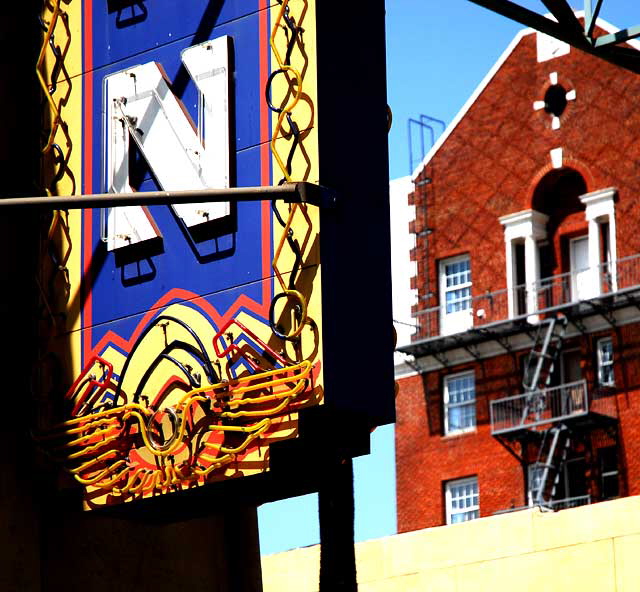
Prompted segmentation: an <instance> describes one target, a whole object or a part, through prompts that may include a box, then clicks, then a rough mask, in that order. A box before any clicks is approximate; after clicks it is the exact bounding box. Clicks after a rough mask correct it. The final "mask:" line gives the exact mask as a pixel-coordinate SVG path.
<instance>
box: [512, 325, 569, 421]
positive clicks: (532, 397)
mask: <svg viewBox="0 0 640 592" xmlns="http://www.w3.org/2000/svg"><path fill="white" fill-rule="evenodd" d="M566 328H567V318H566V317H565V316H560V317H553V318H550V319H545V320H544V321H542V322H541V323H540V324H539V325H538V328H537V329H536V335H535V338H534V341H533V347H532V348H531V351H530V352H529V355H528V356H527V361H526V364H525V368H524V376H523V378H522V386H523V387H524V390H525V393H527V394H528V397H527V399H526V401H525V405H524V407H523V409H522V417H521V422H520V423H521V424H524V423H525V421H526V419H527V417H528V416H529V413H531V412H532V411H533V412H534V413H541V412H542V410H543V409H544V407H545V396H546V395H545V392H544V389H545V388H546V387H548V386H549V383H550V381H551V375H552V374H553V370H554V368H555V363H556V360H557V359H558V354H559V353H560V350H561V349H562V339H563V337H564V333H565V330H566Z"/></svg>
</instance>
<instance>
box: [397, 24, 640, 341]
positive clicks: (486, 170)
mask: <svg viewBox="0 0 640 592" xmlns="http://www.w3.org/2000/svg"><path fill="white" fill-rule="evenodd" d="M551 72H557V73H558V82H559V83H560V84H561V85H562V86H563V87H564V88H565V89H566V90H572V89H573V90H575V91H576V93H577V98H576V100H575V101H569V102H568V104H567V107H566V109H565V111H564V113H563V114H562V116H561V118H560V120H561V127H560V129H558V130H552V129H551V116H550V115H549V114H548V113H546V112H545V111H544V110H538V111H534V109H533V102H534V101H536V100H542V99H543V98H544V94H545V91H546V89H547V88H548V86H549V84H550V82H549V74H550V73H551ZM639 94H640V76H637V75H633V74H631V73H629V72H627V71H626V70H622V69H621V68H618V67H616V66H613V65H611V64H609V63H607V62H604V61H603V60H599V59H598V58H595V57H593V56H590V55H587V54H584V53H582V52H580V51H578V50H575V49H572V50H571V52H570V53H569V54H568V55H566V56H562V57H560V58H556V59H554V60H550V61H547V62H542V63H537V61H536V36H535V35H533V34H531V35H526V36H524V37H523V38H522V40H521V41H520V43H519V44H518V46H517V47H516V48H515V50H514V51H513V52H512V53H511V55H510V56H509V57H508V58H507V60H506V61H505V63H504V64H503V65H502V67H501V68H500V69H499V71H498V72H497V73H496V74H495V76H494V77H493V79H492V80H491V81H490V82H489V84H488V86H487V87H486V88H485V89H484V91H483V92H482V93H481V94H480V96H479V97H478V98H477V100H476V101H475V102H474V103H473V105H472V106H471V108H470V109H469V110H468V112H467V113H466V115H465V116H464V117H463V119H462V120H461V121H460V122H459V124H458V125H457V126H456V128H455V129H454V130H453V132H452V133H451V135H450V136H449V137H448V138H447V139H446V141H445V142H444V144H443V146H442V147H441V148H440V150H439V151H438V152H437V154H436V155H435V156H434V157H433V158H432V160H431V161H430V163H429V164H428V166H427V167H426V168H425V169H424V171H423V172H422V173H421V174H420V175H419V176H418V178H417V181H418V182H419V181H421V180H422V179H425V178H427V177H428V178H429V179H431V182H430V183H429V184H426V185H422V186H418V187H417V189H416V191H415V192H414V193H413V194H412V195H411V196H410V201H412V202H413V203H415V205H416V221H415V223H414V225H413V228H414V230H415V232H416V233H420V232H421V231H422V230H425V229H426V228H429V229H431V230H432V232H431V233H430V234H429V235H422V236H421V235H419V234H418V235H417V241H416V245H417V246H416V248H415V250H414V252H413V253H412V257H413V259H414V260H415V261H417V269H418V276H417V277H416V278H415V279H414V281H413V285H415V286H416V287H417V289H418V298H419V301H418V305H417V306H416V310H421V309H425V308H429V307H432V306H436V305H437V304H438V283H437V273H438V264H437V263H438V261H440V260H441V259H443V258H446V257H450V256H453V255H458V254H462V253H469V254H470V255H471V269H472V276H473V288H472V289H473V294H474V295H479V294H482V293H484V292H487V291H495V290H499V289H502V288H504V287H506V280H505V246H504V231H503V227H502V225H501V224H500V222H499V220H498V219H499V217H501V216H504V215H506V214H510V213H514V212H518V211H521V210H526V209H529V208H531V207H532V200H533V196H534V190H535V188H536V186H537V185H538V183H539V182H540V180H541V179H542V178H543V177H544V175H545V174H546V173H548V172H549V171H550V170H552V167H551V161H550V156H549V151H550V150H551V149H554V148H558V147H562V148H563V152H564V164H565V166H567V167H571V168H573V169H575V170H577V171H578V172H579V173H580V174H581V175H582V176H583V178H584V180H585V182H586V186H587V191H594V190H597V189H603V188H605V187H611V186H613V187H616V188H617V189H618V191H619V197H620V199H619V202H618V203H617V206H616V220H617V245H618V257H624V256H626V255H631V254H634V253H638V252H640V233H638V232H637V230H636V229H637V227H638V222H639V221H640V209H639V208H637V207H634V204H635V203H636V201H635V200H636V198H637V196H638V195H640V176H639V175H638V170H640V142H638V141H637V139H638V137H639V136H640V111H638V110H637V109H636V108H635V105H634V101H635V98H636V97H637V96H638V95H639ZM586 229H587V223H586V221H585V219H584V215H583V214H579V215H574V216H570V217H569V218H568V219H566V220H565V221H564V222H563V224H562V225H561V227H560V229H559V233H558V234H557V235H556V237H554V238H555V239H556V240H559V238H558V237H559V236H560V234H566V233H574V234H575V233H578V234H582V233H586ZM557 247H558V245H556V248H557ZM427 250H428V253H429V255H428V256H427ZM429 292H431V293H433V296H431V297H429V296H428V293H429ZM414 312H415V311H414ZM423 336H425V334H424V333H422V334H420V333H418V335H417V336H416V337H418V338H419V337H423Z"/></svg>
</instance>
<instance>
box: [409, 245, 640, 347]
mask: <svg viewBox="0 0 640 592" xmlns="http://www.w3.org/2000/svg"><path fill="white" fill-rule="evenodd" d="M635 289H640V254H636V255H632V256H629V257H624V258H622V259H617V260H616V261H614V262H611V263H603V264H601V265H599V266H598V267H596V268H589V269H582V270H578V271H575V272H570V273H562V274H558V275H554V276H550V277H547V278H543V279H541V280H540V281H538V282H536V283H535V284H533V285H525V284H523V285H518V286H515V287H514V288H511V289H502V290H497V291H495V292H486V293H485V294H480V295H476V296H473V297H469V298H468V299H467V300H464V301H462V302H459V303H457V306H456V310H455V312H452V311H447V309H446V305H441V306H434V307H431V308H428V309H425V310H422V311H419V312H417V313H415V316H416V317H417V319H418V323H419V325H420V327H421V331H420V340H424V339H430V338H434V337H439V336H446V335H453V334H456V333H462V332H465V331H468V330H471V329H480V328H482V327H486V326H488V325H492V324H495V323H498V322H501V321H507V320H514V321H515V320H529V321H530V322H532V321H534V320H535V318H536V315H539V314H542V315H544V314H545V313H549V312H553V311H557V310H562V309H563V308H566V307H567V306H569V305H572V304H579V303H581V302H585V303H587V302H589V301H591V300H594V299H598V298H602V297H604V298H607V297H608V298H609V299H612V298H613V299H615V297H616V295H617V294H622V293H629V292H632V291H634V290H635Z"/></svg>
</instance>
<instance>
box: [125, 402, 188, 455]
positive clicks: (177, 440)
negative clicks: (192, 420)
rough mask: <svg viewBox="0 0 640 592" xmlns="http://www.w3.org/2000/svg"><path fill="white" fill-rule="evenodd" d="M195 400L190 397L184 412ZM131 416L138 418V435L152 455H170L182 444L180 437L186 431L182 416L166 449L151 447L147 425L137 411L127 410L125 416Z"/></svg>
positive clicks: (185, 423)
mask: <svg viewBox="0 0 640 592" xmlns="http://www.w3.org/2000/svg"><path fill="white" fill-rule="evenodd" d="M196 401H197V399H196V398H194V399H191V400H190V401H189V402H188V403H187V404H186V405H185V407H184V414H186V412H187V410H188V409H190V407H191V405H192V403H195V402H196ZM130 416H133V417H135V418H136V419H137V420H138V424H139V425H140V435H141V436H142V439H143V440H144V443H145V446H146V447H147V448H148V449H149V452H151V454H153V455H154V456H169V455H171V454H172V453H173V452H174V451H175V449H176V448H178V446H180V444H182V438H183V437H184V433H185V431H186V429H187V428H186V426H187V422H186V421H185V420H184V417H183V418H182V419H181V420H180V426H179V428H178V434H177V436H176V438H175V440H174V441H173V442H172V443H171V445H170V446H169V447H168V448H167V449H166V450H156V449H155V448H154V447H153V444H152V443H151V441H150V440H149V435H148V433H147V425H146V423H145V421H144V418H143V417H142V416H141V415H140V414H139V413H138V412H137V411H127V413H126V417H127V418H128V417H130Z"/></svg>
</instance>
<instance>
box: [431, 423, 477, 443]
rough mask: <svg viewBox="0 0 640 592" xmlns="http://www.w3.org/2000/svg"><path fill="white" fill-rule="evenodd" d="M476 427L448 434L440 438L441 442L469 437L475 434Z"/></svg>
mask: <svg viewBox="0 0 640 592" xmlns="http://www.w3.org/2000/svg"><path fill="white" fill-rule="evenodd" d="M477 433H478V427H477V426H474V427H472V428H466V429H464V430H456V431H455V432H448V433H447V434H444V435H443V436H440V439H441V440H450V439H454V438H459V437H460V436H470V435H471V434H477Z"/></svg>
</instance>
